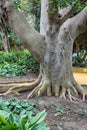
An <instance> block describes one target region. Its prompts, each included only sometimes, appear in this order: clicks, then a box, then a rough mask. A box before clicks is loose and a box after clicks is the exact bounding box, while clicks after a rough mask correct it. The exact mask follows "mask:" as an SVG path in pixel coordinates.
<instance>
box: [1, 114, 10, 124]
mask: <svg viewBox="0 0 87 130" xmlns="http://www.w3.org/2000/svg"><path fill="white" fill-rule="evenodd" d="M0 122H1V124H2V125H8V121H7V120H6V119H5V118H4V116H2V115H0Z"/></svg>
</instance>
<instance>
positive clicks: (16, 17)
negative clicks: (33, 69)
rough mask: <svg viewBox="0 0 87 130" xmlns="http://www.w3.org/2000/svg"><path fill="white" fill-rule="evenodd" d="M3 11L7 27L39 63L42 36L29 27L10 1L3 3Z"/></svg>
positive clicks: (42, 53) (41, 50) (42, 48)
mask: <svg viewBox="0 0 87 130" xmlns="http://www.w3.org/2000/svg"><path fill="white" fill-rule="evenodd" d="M4 10H5V11H6V12H5V13H6V19H7V22H8V24H9V26H10V27H11V28H12V30H13V31H14V32H15V34H16V35H17V36H18V37H19V38H20V40H21V41H22V43H23V44H24V46H25V47H26V48H27V49H29V50H30V52H31V53H32V54H33V55H34V56H35V57H36V58H37V60H38V61H39V62H40V61H41V60H42V57H43V55H44V50H45V45H44V38H43V36H42V35H40V34H39V33H38V32H37V31H36V30H34V29H33V28H32V27H31V26H30V25H29V23H28V22H27V20H26V17H25V16H24V15H23V14H22V13H21V12H19V11H18V10H15V9H14V6H13V2H12V0H8V1H5V3H4Z"/></svg>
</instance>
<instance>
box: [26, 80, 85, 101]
mask: <svg viewBox="0 0 87 130" xmlns="http://www.w3.org/2000/svg"><path fill="white" fill-rule="evenodd" d="M45 83H46V82H45ZM51 90H52V89H51V86H50V82H49V84H47V83H46V84H44V83H43V82H41V83H40V84H39V85H38V86H37V87H36V88H34V90H33V91H32V92H31V93H30V94H29V95H28V97H27V98H30V97H32V96H34V95H36V96H40V95H42V94H46V95H47V96H51V95H52V94H53V92H52V91H51ZM79 93H80V94H81V95H82V100H83V101H85V96H86V95H87V89H86V88H83V87H82V86H80V85H79V84H78V83H76V84H74V85H73V84H72V83H71V82H67V84H66V85H65V86H62V87H58V86H57V85H55V86H54V94H55V96H59V98H64V99H66V98H68V99H69V100H70V101H76V100H77V101H80V100H81V99H80V98H79Z"/></svg>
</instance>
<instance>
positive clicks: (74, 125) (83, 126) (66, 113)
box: [0, 74, 87, 130]
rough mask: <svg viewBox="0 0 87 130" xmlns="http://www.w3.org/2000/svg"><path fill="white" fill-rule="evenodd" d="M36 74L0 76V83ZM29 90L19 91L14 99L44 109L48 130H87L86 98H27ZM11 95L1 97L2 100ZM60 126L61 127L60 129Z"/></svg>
mask: <svg viewBox="0 0 87 130" xmlns="http://www.w3.org/2000/svg"><path fill="white" fill-rule="evenodd" d="M36 77H37V75H32V74H31V75H30V76H27V77H16V78H0V83H2V82H3V83H5V82H11V81H12V82H13V81H14V82H22V81H24V80H25V81H28V80H31V79H35V78H36ZM86 87H87V86H86ZM29 93H30V91H27V92H21V95H20V96H14V97H15V98H16V99H19V100H25V101H28V102H31V103H35V104H36V105H37V107H38V109H39V110H44V109H45V110H46V111H47V117H46V120H45V122H47V123H49V124H50V130H58V128H57V127H59V130H87V100H86V101H85V102H83V101H81V100H78V101H73V102H71V101H69V100H68V99H67V100H64V99H59V98H58V97H54V96H51V97H47V96H43V97H38V98H32V99H27V95H28V94H29ZM10 97H11V96H6V97H4V96H3V97H2V98H3V99H4V100H6V99H7V98H10ZM60 128H61V129H60Z"/></svg>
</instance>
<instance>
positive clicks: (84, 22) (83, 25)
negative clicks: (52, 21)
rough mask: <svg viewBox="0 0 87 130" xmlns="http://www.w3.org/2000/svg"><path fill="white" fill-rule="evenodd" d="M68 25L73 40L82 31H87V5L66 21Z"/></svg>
mask: <svg viewBox="0 0 87 130" xmlns="http://www.w3.org/2000/svg"><path fill="white" fill-rule="evenodd" d="M65 24H66V25H67V26H68V27H67V28H68V31H69V32H70V34H71V36H72V38H73V40H75V39H76V38H77V36H79V35H80V34H81V33H84V32H86V31H87V7H85V8H84V9H83V10H82V11H81V12H80V13H79V14H77V15H76V16H74V17H72V18H71V19H69V20H68V21H66V23H65Z"/></svg>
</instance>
